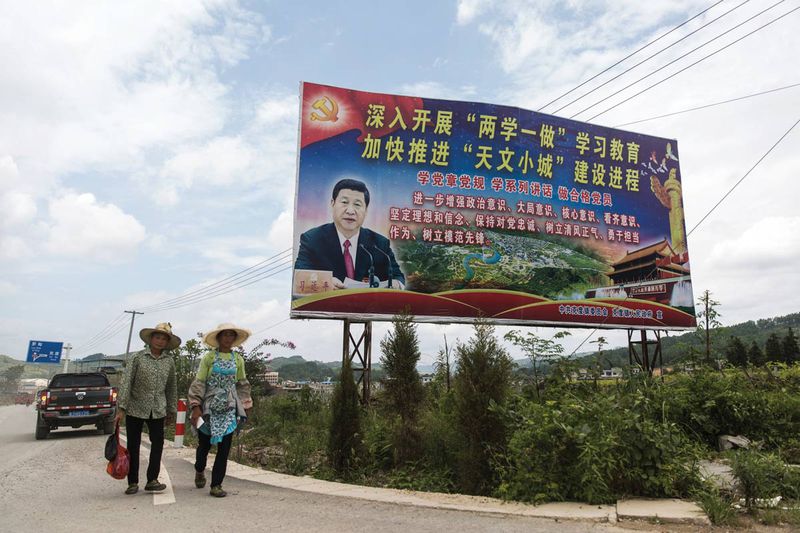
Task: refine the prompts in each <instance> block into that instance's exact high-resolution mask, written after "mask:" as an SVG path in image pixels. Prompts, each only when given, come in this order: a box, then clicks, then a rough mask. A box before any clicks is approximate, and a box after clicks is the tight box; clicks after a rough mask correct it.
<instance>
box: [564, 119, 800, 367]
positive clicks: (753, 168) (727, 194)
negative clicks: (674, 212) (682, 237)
mask: <svg viewBox="0 0 800 533" xmlns="http://www.w3.org/2000/svg"><path fill="white" fill-rule="evenodd" d="M797 124H800V119H798V120H797V121H796V122H795V123H794V124H792V126H791V127H790V128H789V129H788V130H786V133H784V134H783V135H781V137H780V139H778V140H777V141H775V143H774V144H773V145H772V146H771V147H770V148H769V150H767V151H766V152H765V153H764V155H762V156H761V157H760V158H759V160H758V161H756V163H755V164H754V165H753V166H752V167H750V170H748V171H747V173H746V174H745V175H744V176H742V177H741V178H740V179H739V181H737V182H736V183H734V184H733V186H732V187H731V188H730V189H729V190H728V192H726V193H725V195H724V196H723V197H722V198H720V200H719V201H718V202H717V203H716V204H715V205H714V207H712V208H711V209H709V211H708V212H707V213H706V214H705V215H704V216H703V218H701V219H700V221H699V222H698V223H697V224H695V226H694V227H693V228H692V229H691V231H689V232H688V233H687V234H686V235H687V237H688V236H689V235H691V234H692V232H693V231H694V230H696V229H697V228H698V227H699V226H700V224H702V223H703V221H704V220H705V219H706V218H708V217H709V215H711V213H713V212H714V210H715V209H716V208H717V207H719V205H720V204H721V203H722V202H723V201H724V200H725V199H726V198H727V197H728V196H730V194H731V193H732V192H733V191H734V189H736V187H738V186H739V184H740V183H741V182H743V181H744V180H745V178H747V176H749V175H750V173H751V172H752V171H753V170H755V168H756V167H757V166H758V165H759V164H760V163H761V162H762V161H763V160H764V159H765V158H766V157H767V156H768V155H769V154H770V152H772V150H774V149H775V148H776V147H777V146H778V145H779V144H780V143H781V141H783V139H785V138H786V136H787V135H789V133H791V131H792V130H793V129H794V128H795V127H796V126H797ZM626 298H627V295H626ZM606 320H608V318H606V319H605V320H603V323H605V322H606ZM597 330H598V328H594V329H593V330H592V331H590V332H589V334H588V335H587V336H586V337H585V338H584V339H583V341H581V343H580V344H578V346H577V347H576V348H575V349H574V350H572V352H571V353H570V354H569V356H568V357H572V356H573V355H575V353H576V352H577V351H578V350H579V349H580V348H581V346H583V345H584V344H585V343H586V341H588V340H589V339H590V338H591V336H592V335H594V334H595V333H596V332H597Z"/></svg>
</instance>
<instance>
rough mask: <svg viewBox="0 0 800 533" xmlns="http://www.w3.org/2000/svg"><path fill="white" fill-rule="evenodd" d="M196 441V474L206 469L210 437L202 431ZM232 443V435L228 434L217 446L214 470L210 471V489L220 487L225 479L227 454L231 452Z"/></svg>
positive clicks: (198, 433)
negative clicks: (198, 442)
mask: <svg viewBox="0 0 800 533" xmlns="http://www.w3.org/2000/svg"><path fill="white" fill-rule="evenodd" d="M197 439H198V440H199V441H200V444H198V445H197V455H196V460H195V463H194V469H195V471H196V472H202V471H203V470H205V469H206V461H207V460H208V452H209V451H210V450H211V435H206V434H205V433H203V432H202V431H198V432H197ZM232 442H233V433H229V434H227V435H225V436H224V437H222V442H220V443H219V444H217V456H216V458H215V459H214V468H212V469H211V486H212V487H217V486H219V485H222V480H223V479H225V472H226V471H227V470H228V454H230V452H231V443H232Z"/></svg>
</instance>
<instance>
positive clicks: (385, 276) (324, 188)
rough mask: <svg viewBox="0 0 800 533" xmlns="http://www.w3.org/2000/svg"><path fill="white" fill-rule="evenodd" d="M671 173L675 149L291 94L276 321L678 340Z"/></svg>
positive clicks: (328, 92) (458, 107)
mask: <svg viewBox="0 0 800 533" xmlns="http://www.w3.org/2000/svg"><path fill="white" fill-rule="evenodd" d="M679 161H680V156H679V152H678V145H677V142H676V141H675V140H670V139H663V138H658V137H651V136H646V135H641V134H638V133H632V132H627V131H622V130H617V129H612V128H606V127H601V126H596V125H593V124H587V123H583V122H577V121H574V120H568V119H563V118H559V117H555V116H551V115H546V114H542V113H537V112H534V111H528V110H525V109H519V108H514V107H507V106H501V105H493V104H483V103H472V102H459V101H447V100H436V99H429V98H419V97H410V96H397V95H389V94H378V93H370V92H363V91H356V90H352V89H343V88H337V87H331V86H326V85H318V84H314V83H303V84H302V86H301V119H300V135H299V157H298V170H297V188H296V191H297V192H296V199H295V213H294V272H293V277H292V305H291V316H292V317H293V318H337V319H343V318H351V319H368V320H385V319H390V318H391V317H392V316H393V315H394V314H396V313H397V312H399V311H401V310H404V309H407V310H408V311H410V312H411V313H413V314H414V315H415V319H416V320H419V321H427V322H445V323H447V322H468V321H472V320H474V319H475V318H477V317H479V316H483V317H485V318H487V319H489V320H491V321H492V322H494V323H498V324H534V325H562V326H592V327H606V328H652V329H684V328H691V327H694V326H695V316H694V303H693V302H694V300H693V296H692V286H691V277H690V268H689V253H688V250H687V247H686V228H685V223H684V216H683V199H682V194H681V191H682V185H681V173H680V166H679Z"/></svg>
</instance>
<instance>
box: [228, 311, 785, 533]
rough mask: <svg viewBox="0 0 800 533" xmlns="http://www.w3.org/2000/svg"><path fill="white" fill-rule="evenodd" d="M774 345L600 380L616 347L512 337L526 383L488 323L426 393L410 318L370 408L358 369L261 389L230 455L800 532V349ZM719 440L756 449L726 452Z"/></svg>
mask: <svg viewBox="0 0 800 533" xmlns="http://www.w3.org/2000/svg"><path fill="white" fill-rule="evenodd" d="M699 334H700V335H701V336H703V337H702V338H705V337H704V335H705V333H704V332H702V331H701V332H700V333H699ZM562 336H563V335H562ZM774 337H775V338H771V340H770V346H765V347H763V348H762V347H761V346H758V345H757V344H756V348H758V350H756V349H752V346H745V350H744V352H745V356H744V359H737V357H740V356H741V348H740V347H739V346H738V345H735V346H734V344H735V343H733V341H729V344H726V345H724V346H723V347H721V348H720V347H719V346H715V347H714V349H715V350H717V352H716V353H722V354H725V355H727V354H729V353H731V354H733V350H734V348H735V350H736V353H735V354H734V355H733V356H732V357H727V358H726V359H724V360H721V362H720V359H718V358H713V359H712V361H711V364H708V365H706V364H704V359H705V357H704V354H702V353H701V354H700V356H699V357H696V358H694V359H691V361H690V364H689V363H687V365H686V367H685V368H684V369H683V371H680V372H675V373H673V374H670V375H668V376H664V377H653V376H649V375H647V373H646V372H638V373H635V372H632V370H633V369H631V368H627V369H625V372H624V375H623V377H622V378H620V379H616V380H605V381H603V380H598V374H599V373H600V372H601V371H602V367H603V365H604V364H605V361H606V359H605V354H604V353H603V346H604V344H605V340H602V341H601V342H598V343H597V354H596V356H595V357H594V358H593V360H592V361H590V363H589V364H588V365H587V364H586V362H585V361H582V360H575V359H568V358H564V357H563V356H562V354H561V351H560V350H559V349H558V348H559V346H558V343H557V341H558V339H559V338H560V337H554V341H553V340H551V341H550V342H545V341H544V340H543V339H541V338H539V337H536V336H531V335H527V334H524V333H523V332H512V333H511V334H509V335H507V336H506V338H505V341H507V342H510V343H514V344H517V345H519V346H521V347H522V348H523V349H524V350H525V351H526V353H528V355H529V357H530V358H531V360H532V363H534V366H533V368H536V371H535V372H530V371H528V372H520V371H519V369H517V368H515V365H514V363H513V362H512V360H511V358H510V357H509V355H508V353H507V351H506V347H505V344H504V339H501V338H499V337H498V336H497V335H496V333H495V331H494V328H493V327H492V326H491V325H490V324H488V323H486V322H482V321H478V322H477V323H476V324H475V327H474V331H473V335H472V337H471V338H470V339H468V340H467V341H465V342H457V343H456V345H455V347H453V346H447V345H445V346H443V348H442V350H441V351H440V353H439V357H438V361H437V365H436V368H437V371H436V374H435V377H434V379H433V381H432V382H431V383H429V384H426V385H425V386H423V385H422V384H421V381H420V377H419V375H418V373H417V370H416V365H417V362H418V361H419V357H420V352H419V343H418V339H417V335H416V326H415V325H414V323H413V321H412V318H411V317H410V316H407V315H400V316H398V317H396V318H395V320H394V327H393V329H392V330H391V331H390V333H389V334H388V335H387V336H386V337H385V338H384V339H383V340H382V341H381V343H380V346H381V355H380V361H381V364H382V366H383V368H384V371H385V373H386V374H385V377H384V378H383V379H382V380H381V384H382V386H381V387H380V388H379V389H378V390H376V391H374V392H373V395H372V400H371V402H370V405H369V406H367V407H364V406H361V405H359V404H358V389H357V388H356V383H355V381H354V379H353V371H352V370H351V369H350V368H349V366H347V365H346V366H345V367H344V369H343V370H342V372H343V374H342V375H341V376H340V379H339V380H338V384H337V386H336V389H335V391H334V392H333V394H332V395H328V396H324V395H320V394H318V393H314V392H312V391H311V390H309V389H307V388H306V389H303V390H301V391H300V392H299V393H296V394H293V395H288V394H280V395H272V394H271V392H272V391H270V390H269V388H267V387H255V389H256V395H255V406H254V409H253V412H252V413H251V415H252V416H251V420H250V423H249V424H248V426H247V427H246V428H245V430H243V431H242V433H241V435H239V436H238V437H237V440H236V441H235V443H234V446H235V448H234V451H233V452H232V457H233V458H236V457H237V450H238V454H239V455H240V457H241V460H242V462H247V463H249V464H252V465H254V466H260V467H263V468H267V469H270V470H276V471H279V472H285V473H289V474H294V475H310V476H314V477H317V478H321V479H336V480H344V481H347V482H351V483H359V484H364V485H373V486H385V487H394V488H401V489H414V490H424V491H435V492H446V493H449V492H459V493H466V494H475V495H486V496H495V497H500V498H505V499H509V500H515V501H523V502H532V503H542V502H551V501H567V500H570V501H583V502H587V503H592V504H608V503H613V502H615V501H616V500H617V499H620V498H626V497H670V498H686V499H692V500H694V501H697V502H698V503H699V504H700V505H701V506H702V507H703V509H704V510H705V511H706V513H707V514H708V515H709V517H710V518H711V519H712V521H714V522H715V523H717V524H725V525H730V526H735V525H736V524H737V522H738V520H739V517H741V516H744V515H746V516H748V517H749V520H751V521H758V522H762V523H765V524H770V525H774V524H789V525H790V526H792V527H798V526H800V511H798V509H800V468H797V467H792V466H790V465H791V464H795V465H797V464H800V353H797V343H796V339H795V333H794V332H793V331H792V330H791V329H788V330H787V331H786V332H785V333H784V334H783V335H780V336H778V335H775V336H774ZM709 338H711V337H710V336H709ZM731 343H733V344H731ZM272 344H281V343H278V342H277V341H274V342H272ZM717 344H719V341H718V343H717ZM742 344H744V343H742ZM751 344H752V343H751ZM281 346H287V344H281ZM731 346H733V347H731ZM784 350H786V351H784ZM772 352H775V353H772ZM709 353H715V352H713V351H712V350H709ZM250 355H251V357H254V358H255V359H261V360H263V359H264V357H263V354H259V353H258V352H256V354H253V353H251V354H250ZM687 360H689V358H687ZM541 362H546V363H547V364H546V365H545V366H544V367H542V366H541V365H540V366H538V367H537V366H535V365H537V364H539V363H541ZM579 367H580V368H584V369H587V370H588V373H587V372H583V373H582V374H581V373H579ZM587 367H588V368H587ZM578 376H582V379H577V377H578ZM720 435H743V436H746V437H747V438H748V439H750V441H751V445H750V447H749V449H737V450H732V451H726V452H719V451H717V441H718V437H719V436H720ZM709 459H711V460H716V461H718V462H723V463H726V464H728V465H729V466H730V467H731V468H732V471H733V474H734V475H735V476H736V478H737V479H738V484H737V486H736V487H735V488H734V489H732V490H727V489H721V488H719V487H717V486H715V485H714V484H712V483H711V482H709V481H708V480H704V479H703V477H702V476H701V468H700V465H701V461H702V460H709ZM779 496H780V498H778V497H779Z"/></svg>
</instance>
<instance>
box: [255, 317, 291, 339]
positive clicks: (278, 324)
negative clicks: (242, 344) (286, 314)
mask: <svg viewBox="0 0 800 533" xmlns="http://www.w3.org/2000/svg"><path fill="white" fill-rule="evenodd" d="M289 320H290V319H289V318H284V319H283V320H281V321H280V322H275V323H274V324H272V325H269V326H267V327H265V328H264V329H260V330H258V331H256V332H255V333H253V336H254V337H255V336H256V335H259V334H261V333H264V332H265V331H267V330H270V329H272V328H274V327H277V326H280V325H281V324H283V323H284V322H288V321H289Z"/></svg>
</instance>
